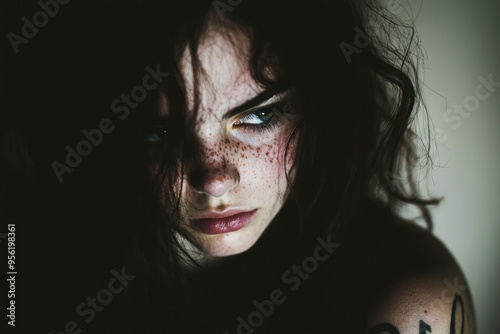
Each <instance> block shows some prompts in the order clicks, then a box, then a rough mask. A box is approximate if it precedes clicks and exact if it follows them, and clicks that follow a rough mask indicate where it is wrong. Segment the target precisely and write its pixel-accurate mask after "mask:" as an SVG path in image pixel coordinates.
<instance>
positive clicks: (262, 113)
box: [235, 108, 278, 125]
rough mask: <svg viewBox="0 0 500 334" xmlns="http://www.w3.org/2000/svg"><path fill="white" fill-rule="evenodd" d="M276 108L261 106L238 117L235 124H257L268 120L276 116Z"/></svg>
mask: <svg viewBox="0 0 500 334" xmlns="http://www.w3.org/2000/svg"><path fill="white" fill-rule="evenodd" d="M277 111H278V110H277V109H276V108H261V109H259V110H256V111H254V112H251V113H249V114H247V115H246V116H245V117H243V118H241V119H239V120H238V121H237V122H236V123H235V125H242V124H252V125H259V124H264V123H267V122H269V121H270V120H271V119H273V118H274V117H275V116H276V112H277Z"/></svg>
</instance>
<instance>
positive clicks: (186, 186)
mask: <svg viewBox="0 0 500 334" xmlns="http://www.w3.org/2000/svg"><path fill="white" fill-rule="evenodd" d="M231 38H232V40H229V39H228V37H227V36H226V35H224V34H218V33H216V32H215V31H210V32H208V33H207V35H206V37H205V38H204V39H203V40H202V42H201V44H200V46H199V59H200V62H201V66H202V68H203V69H204V70H205V72H206V73H205V75H202V76H200V78H201V81H200V82H199V83H198V85H199V98H200V100H199V108H198V112H197V113H196V116H195V127H194V131H195V133H194V135H195V137H196V140H197V142H198V148H197V149H196V152H194V154H195V156H194V157H192V158H191V159H187V161H185V164H184V168H185V169H184V170H185V174H184V175H183V180H182V182H181V180H178V182H177V185H176V187H177V188H176V189H177V190H178V191H180V195H181V197H180V198H181V200H180V204H181V205H180V213H181V217H182V218H181V221H180V222H179V223H180V224H181V225H182V226H183V227H185V228H186V229H187V230H188V231H189V232H190V233H191V234H192V235H193V236H194V237H195V238H196V240H197V241H198V242H199V244H200V245H201V248H202V251H204V252H205V253H207V254H208V255H211V256H216V257H218V256H227V255H233V254H238V253H241V252H244V251H246V250H247V249H249V248H250V247H251V246H252V245H253V244H254V243H255V242H256V241H257V240H258V239H259V237H260V236H261V235H262V233H263V232H264V230H265V229H266V228H267V227H268V225H269V224H270V222H271V221H272V219H273V218H274V217H275V215H276V214H277V213H278V211H279V210H280V209H281V207H282V206H283V204H284V202H285V200H286V198H287V195H288V187H287V182H286V174H285V168H286V170H287V172H289V178H290V180H291V181H293V179H294V174H295V172H294V168H292V166H293V161H294V158H295V153H296V152H295V151H296V141H297V138H296V137H297V135H294V137H293V138H292V140H291V142H290V145H289V150H288V152H287V154H286V161H285V150H286V146H287V142H288V139H289V136H290V134H291V132H292V130H293V128H294V125H295V123H294V122H295V118H296V117H295V115H294V114H293V113H292V112H291V111H290V110H286V107H285V110H286V112H284V110H283V106H284V105H285V101H286V99H287V96H288V94H287V93H286V92H285V93H283V94H275V95H270V96H269V95H268V91H266V90H265V89H264V88H262V87H260V86H259V85H258V84H257V83H256V82H255V81H254V80H253V79H252V77H251V75H250V70H249V68H248V65H247V63H248V60H247V55H248V54H247V52H248V40H247V39H246V38H245V37H244V36H243V35H242V34H236V33H234V34H233V35H231ZM235 42H236V43H235ZM235 45H236V47H235ZM180 68H181V74H182V76H183V78H184V80H185V81H186V86H187V105H188V110H191V111H188V113H191V116H192V115H193V111H192V109H193V104H194V102H193V100H194V97H193V96H194V86H193V68H192V66H191V55H190V53H189V51H187V50H186V51H185V52H184V54H183V57H182V60H181V63H180ZM264 95H267V96H266V97H265V98H264V100H263V101H260V100H262V98H260V97H262V96H264ZM254 98H257V100H259V101H258V102H260V103H257V104H254V103H252V105H251V106H248V105H245V107H244V108H240V106H242V104H244V103H246V102H248V101H250V100H252V99H254ZM253 101H255V100H253ZM168 105H169V103H168V96H162V98H161V99H160V113H163V114H165V116H168V114H169V110H168V109H169V106H168ZM236 108H238V109H237V111H236V112H233V111H234V110H235V109H236ZM181 184H182V186H181Z"/></svg>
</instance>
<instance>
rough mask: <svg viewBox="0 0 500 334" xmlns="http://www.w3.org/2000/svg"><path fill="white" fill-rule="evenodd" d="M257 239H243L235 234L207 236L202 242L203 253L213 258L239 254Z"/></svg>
mask: <svg viewBox="0 0 500 334" xmlns="http://www.w3.org/2000/svg"><path fill="white" fill-rule="evenodd" d="M257 239H258V238H248V237H245V238H243V237H242V236H240V235H238V233H237V232H232V233H226V234H221V235H217V236H209V237H208V238H206V239H205V240H204V242H202V248H203V251H204V252H206V253H207V254H208V255H210V256H213V257H225V256H231V255H237V254H241V253H243V252H246V251H247V250H249V249H250V248H251V247H252V246H253V245H254V244H255V243H256V242H257Z"/></svg>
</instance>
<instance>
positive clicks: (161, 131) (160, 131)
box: [144, 126, 167, 144]
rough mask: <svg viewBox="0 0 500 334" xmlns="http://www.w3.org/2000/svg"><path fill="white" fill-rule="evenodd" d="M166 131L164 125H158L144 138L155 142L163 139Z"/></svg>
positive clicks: (152, 142) (149, 141)
mask: <svg viewBox="0 0 500 334" xmlns="http://www.w3.org/2000/svg"><path fill="white" fill-rule="evenodd" d="M166 133H167V130H166V129H165V128H164V127H163V126H156V127H154V128H152V129H151V130H150V131H149V132H148V133H146V134H145V135H144V140H145V141H146V142H148V143H151V144H154V143H157V142H159V141H161V140H163V138H165V135H166Z"/></svg>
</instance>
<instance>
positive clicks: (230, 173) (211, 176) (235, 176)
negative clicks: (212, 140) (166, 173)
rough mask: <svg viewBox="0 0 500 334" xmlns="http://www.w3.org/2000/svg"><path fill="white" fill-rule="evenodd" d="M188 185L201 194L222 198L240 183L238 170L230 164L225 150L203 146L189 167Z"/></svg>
mask: <svg viewBox="0 0 500 334" xmlns="http://www.w3.org/2000/svg"><path fill="white" fill-rule="evenodd" d="M187 181H188V184H189V186H190V187H191V188H192V189H193V190H194V191H195V192H197V193H199V194H205V195H208V196H212V197H222V196H224V195H225V194H226V193H228V192H229V191H231V190H232V189H234V188H235V187H236V186H237V185H238V184H239V182H240V175H239V173H238V169H237V168H236V166H234V165H233V164H232V163H230V162H228V161H227V159H226V157H225V155H224V152H223V149H221V148H219V150H216V148H213V147H208V146H203V147H201V148H200V152H199V154H198V156H197V157H196V159H195V161H193V163H192V164H191V167H190V168H189V167H188V180H187Z"/></svg>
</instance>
